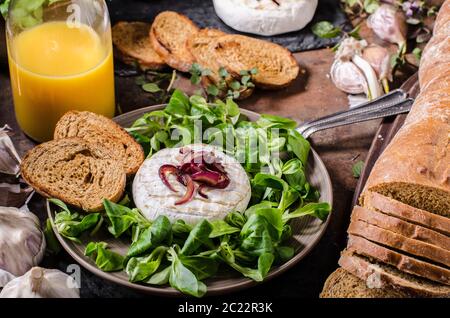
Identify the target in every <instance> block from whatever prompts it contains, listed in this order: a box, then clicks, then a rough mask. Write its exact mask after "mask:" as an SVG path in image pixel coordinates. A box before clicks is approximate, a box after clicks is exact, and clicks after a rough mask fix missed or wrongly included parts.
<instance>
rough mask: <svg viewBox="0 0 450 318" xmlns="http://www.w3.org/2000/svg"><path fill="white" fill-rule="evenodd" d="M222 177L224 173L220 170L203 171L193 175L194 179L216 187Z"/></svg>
mask: <svg viewBox="0 0 450 318" xmlns="http://www.w3.org/2000/svg"><path fill="white" fill-rule="evenodd" d="M221 177H222V175H221V174H220V173H218V172H214V171H202V172H197V173H194V174H193V175H192V180H194V181H197V182H200V183H204V184H206V185H208V186H211V187H214V186H216V185H217V184H218V183H219V182H220V181H221V180H222V178H221Z"/></svg>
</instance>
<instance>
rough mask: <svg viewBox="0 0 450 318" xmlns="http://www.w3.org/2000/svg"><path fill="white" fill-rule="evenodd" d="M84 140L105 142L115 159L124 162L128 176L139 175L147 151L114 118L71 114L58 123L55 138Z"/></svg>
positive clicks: (92, 114) (89, 114) (88, 114)
mask: <svg viewBox="0 0 450 318" xmlns="http://www.w3.org/2000/svg"><path fill="white" fill-rule="evenodd" d="M68 137H80V138H83V139H86V140H88V141H95V142H99V143H103V144H104V145H105V147H107V148H108V149H109V150H110V153H111V156H112V157H113V158H114V159H116V160H117V161H119V162H122V163H123V166H124V169H125V172H126V173H127V175H132V174H134V173H136V172H137V171H138V169H139V167H140V166H141V164H142V163H143V162H144V159H145V158H144V151H143V150H142V147H141V145H139V144H138V143H137V142H136V141H135V140H134V139H133V137H131V136H130V135H129V134H128V133H127V132H126V131H125V130H124V129H123V128H122V127H120V126H119V125H117V124H116V123H115V122H113V121H112V120H111V119H109V118H106V117H104V116H101V115H97V114H94V113H91V112H86V111H83V112H79V111H70V112H68V113H66V114H64V116H63V117H61V119H60V120H59V121H58V123H57V124H56V128H55V132H54V138H55V139H63V138H68Z"/></svg>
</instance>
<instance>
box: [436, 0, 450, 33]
mask: <svg viewBox="0 0 450 318" xmlns="http://www.w3.org/2000/svg"><path fill="white" fill-rule="evenodd" d="M449 17H450V0H447V1H445V2H444V3H443V4H442V6H441V9H440V10H439V13H438V15H437V17H436V21H435V23H434V30H433V34H434V35H439V34H444V33H446V34H447V35H448V34H449V33H450V18H449Z"/></svg>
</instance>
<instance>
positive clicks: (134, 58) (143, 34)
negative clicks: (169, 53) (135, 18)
mask: <svg viewBox="0 0 450 318" xmlns="http://www.w3.org/2000/svg"><path fill="white" fill-rule="evenodd" d="M150 27H151V25H150V24H149V23H145V22H125V21H120V22H118V23H116V24H115V25H114V26H113V28H112V38H113V43H114V46H115V48H116V53H118V54H116V57H118V58H119V59H121V60H122V61H123V62H124V63H126V64H130V65H134V64H135V63H136V62H137V63H138V64H139V65H140V66H141V68H142V69H150V70H160V69H163V68H164V67H165V66H166V64H165V63H164V61H163V60H162V58H161V57H160V56H159V55H158V54H157V53H156V52H155V51H154V50H153V48H152V46H151V44H150V39H149V37H148V33H149V30H150Z"/></svg>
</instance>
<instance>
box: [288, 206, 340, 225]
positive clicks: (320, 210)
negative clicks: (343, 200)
mask: <svg viewBox="0 0 450 318" xmlns="http://www.w3.org/2000/svg"><path fill="white" fill-rule="evenodd" d="M330 212H331V206H330V204H329V203H326V202H322V203H309V204H307V205H305V206H303V207H299V208H298V209H297V210H295V211H293V212H292V213H285V214H284V215H283V221H284V222H287V221H288V220H291V219H294V218H299V217H303V216H305V215H312V216H315V217H317V218H319V219H320V220H322V221H325V220H326V219H327V217H328V214H330Z"/></svg>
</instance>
